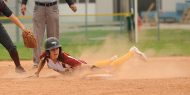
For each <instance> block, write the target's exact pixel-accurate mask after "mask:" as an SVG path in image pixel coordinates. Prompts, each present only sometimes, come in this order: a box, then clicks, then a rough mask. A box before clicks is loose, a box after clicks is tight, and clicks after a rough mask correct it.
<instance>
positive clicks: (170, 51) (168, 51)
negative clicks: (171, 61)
mask: <svg viewBox="0 0 190 95" xmlns="http://www.w3.org/2000/svg"><path fill="white" fill-rule="evenodd" d="M189 35H190V31H189V30H174V29H170V30H169V29H167V30H161V31H160V40H157V32H156V30H153V29H151V30H147V31H146V32H144V33H141V36H140V42H139V43H138V46H139V47H141V48H142V49H144V50H145V51H146V50H147V51H148V50H150V49H151V50H154V55H155V56H189V55H190V49H189V48H190V37H189Z"/></svg>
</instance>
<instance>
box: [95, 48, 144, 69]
mask: <svg viewBox="0 0 190 95" xmlns="http://www.w3.org/2000/svg"><path fill="white" fill-rule="evenodd" d="M134 55H137V56H140V58H142V59H143V60H145V61H146V60H147V58H146V56H145V54H144V53H142V52H141V51H139V49H138V48H136V47H131V48H130V50H129V51H128V52H127V53H126V54H125V55H123V56H121V57H119V58H117V57H116V56H114V57H112V58H110V59H107V60H102V61H98V62H96V63H95V64H94V65H93V67H106V66H112V67H115V66H120V65H122V64H123V63H125V62H126V61H127V60H129V59H130V58H131V57H133V56H134Z"/></svg>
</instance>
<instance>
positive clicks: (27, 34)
mask: <svg viewBox="0 0 190 95" xmlns="http://www.w3.org/2000/svg"><path fill="white" fill-rule="evenodd" d="M22 37H23V41H24V45H25V47H27V48H36V47H37V42H36V38H35V37H34V34H33V33H32V32H31V31H30V30H27V29H25V30H24V31H23V32H22Z"/></svg>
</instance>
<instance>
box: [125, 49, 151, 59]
mask: <svg viewBox="0 0 190 95" xmlns="http://www.w3.org/2000/svg"><path fill="white" fill-rule="evenodd" d="M129 51H131V52H133V53H135V54H136V55H138V56H140V57H141V59H143V60H144V61H147V57H146V55H145V54H144V53H143V52H141V51H140V50H139V49H138V48H137V47H135V46H133V47H131V48H130V50H129Z"/></svg>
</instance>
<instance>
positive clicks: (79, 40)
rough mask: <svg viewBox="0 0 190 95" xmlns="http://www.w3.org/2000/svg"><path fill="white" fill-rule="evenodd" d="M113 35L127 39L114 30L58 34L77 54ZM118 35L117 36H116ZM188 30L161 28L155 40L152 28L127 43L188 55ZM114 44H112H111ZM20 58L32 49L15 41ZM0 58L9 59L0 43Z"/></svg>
mask: <svg viewBox="0 0 190 95" xmlns="http://www.w3.org/2000/svg"><path fill="white" fill-rule="evenodd" d="M109 35H114V37H113V39H120V38H121V37H122V38H125V39H124V40H128V38H127V37H128V36H127V33H116V32H114V31H102V30H97V31H89V32H87V33H85V32H64V33H62V34H61V36H60V42H61V44H62V47H63V50H64V51H65V52H68V53H70V54H72V55H73V56H79V55H80V54H81V53H82V52H83V51H84V50H86V49H88V48H92V47H93V48H96V49H98V48H101V46H102V45H103V43H104V42H105V39H104V38H105V37H107V36H109ZM118 35H119V36H118ZM189 35H190V31H189V30H174V29H171V30H161V31H160V40H159V41H158V40H157V32H156V30H154V29H150V30H147V31H143V32H140V33H139V42H138V43H137V44H135V43H128V44H130V45H134V44H135V45H136V46H138V48H140V49H141V50H143V51H144V52H145V53H150V54H152V55H153V56H190V49H189V48H190V37H189ZM113 45H114V44H113ZM16 46H17V49H18V52H19V55H20V59H22V60H31V59H32V49H27V48H25V47H24V45H23V43H22V42H19V43H16ZM0 53H1V54H0V60H10V59H11V58H10V56H9V54H8V52H7V51H6V50H5V48H4V47H3V46H2V45H0Z"/></svg>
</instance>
